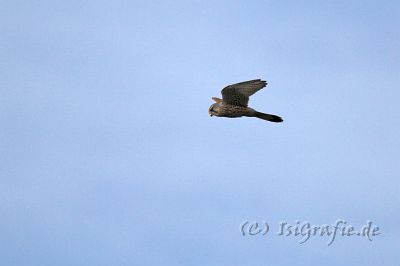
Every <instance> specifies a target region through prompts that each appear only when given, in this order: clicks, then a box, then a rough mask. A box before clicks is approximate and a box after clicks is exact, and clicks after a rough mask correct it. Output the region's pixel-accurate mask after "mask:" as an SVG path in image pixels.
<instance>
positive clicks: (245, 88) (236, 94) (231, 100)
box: [221, 79, 267, 107]
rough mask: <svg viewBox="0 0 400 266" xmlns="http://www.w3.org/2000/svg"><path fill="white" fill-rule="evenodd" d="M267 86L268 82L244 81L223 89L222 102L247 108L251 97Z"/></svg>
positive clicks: (258, 80) (257, 80)
mask: <svg viewBox="0 0 400 266" xmlns="http://www.w3.org/2000/svg"><path fill="white" fill-rule="evenodd" d="M265 86H267V82H266V81H264V80H261V79H254V80H249V81H244V82H240V83H236V84H232V85H229V86H226V87H225V88H223V89H222V91H221V93H222V101H223V102H224V103H226V104H232V105H239V106H244V107H247V104H248V103H249V97H250V96H251V95H253V94H254V93H256V92H257V91H259V90H261V89H262V88H264V87H265Z"/></svg>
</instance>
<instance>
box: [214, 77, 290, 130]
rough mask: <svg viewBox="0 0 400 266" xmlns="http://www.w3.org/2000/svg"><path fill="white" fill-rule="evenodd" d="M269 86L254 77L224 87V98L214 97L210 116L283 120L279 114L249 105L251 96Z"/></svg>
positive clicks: (272, 120)
mask: <svg viewBox="0 0 400 266" xmlns="http://www.w3.org/2000/svg"><path fill="white" fill-rule="evenodd" d="M265 86H267V82H266V81H264V80H261V79H253V80H249V81H244V82H240V83H236V84H232V85H229V86H226V87H225V88H223V89H222V91H221V93H222V99H220V98H217V97H212V99H213V100H214V101H215V103H214V104H212V105H211V106H210V108H209V109H208V113H209V115H210V116H213V115H215V116H219V117H230V118H233V117H242V116H247V117H257V118H260V119H264V120H267V121H271V122H282V121H283V119H282V118H281V117H279V116H277V115H271V114H265V113H261V112H258V111H256V110H254V109H253V108H250V107H248V106H247V105H248V103H249V97H250V96H251V95H253V94H254V93H256V92H257V91H259V90H261V89H262V88H264V87H265Z"/></svg>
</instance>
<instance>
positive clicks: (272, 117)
mask: <svg viewBox="0 0 400 266" xmlns="http://www.w3.org/2000/svg"><path fill="white" fill-rule="evenodd" d="M254 116H255V117H257V118H260V119H264V120H267V121H271V122H276V123H279V122H282V121H283V119H282V117H279V116H277V115H270V114H265V113H261V112H256V113H255V114H254Z"/></svg>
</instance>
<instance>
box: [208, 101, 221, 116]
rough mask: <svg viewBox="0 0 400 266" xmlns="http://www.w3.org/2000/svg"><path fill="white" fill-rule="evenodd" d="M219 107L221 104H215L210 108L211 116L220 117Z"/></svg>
mask: <svg viewBox="0 0 400 266" xmlns="http://www.w3.org/2000/svg"><path fill="white" fill-rule="evenodd" d="M219 106H220V104H219V103H214V104H212V105H211V106H210V108H208V114H209V115H210V116H213V115H218V113H219Z"/></svg>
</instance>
